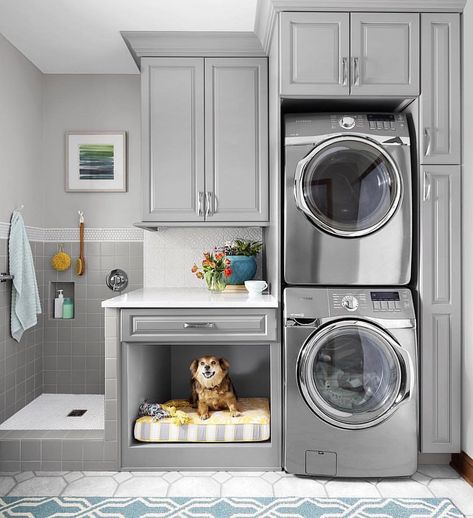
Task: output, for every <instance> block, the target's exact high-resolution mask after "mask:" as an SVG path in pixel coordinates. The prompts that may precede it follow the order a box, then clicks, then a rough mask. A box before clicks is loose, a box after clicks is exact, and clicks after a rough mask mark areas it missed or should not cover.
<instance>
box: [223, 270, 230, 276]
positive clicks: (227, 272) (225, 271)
mask: <svg viewBox="0 0 473 518" xmlns="http://www.w3.org/2000/svg"><path fill="white" fill-rule="evenodd" d="M223 274H224V275H225V277H230V275H231V274H232V269H231V268H225V270H223Z"/></svg>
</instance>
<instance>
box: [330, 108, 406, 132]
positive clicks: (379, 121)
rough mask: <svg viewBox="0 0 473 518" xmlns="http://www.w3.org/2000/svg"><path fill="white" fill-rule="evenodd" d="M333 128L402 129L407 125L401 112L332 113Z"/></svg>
mask: <svg viewBox="0 0 473 518" xmlns="http://www.w3.org/2000/svg"><path fill="white" fill-rule="evenodd" d="M330 122H331V126H332V129H340V128H341V129H345V130H351V129H354V130H355V131H356V130H362V129H364V130H367V129H368V130H370V131H374V132H375V133H377V132H379V131H382V132H386V131H388V132H389V133H390V132H391V131H396V130H402V129H404V128H406V127H407V121H406V117H405V116H404V115H403V114H401V113H350V114H345V115H344V114H339V113H334V114H331V115H330Z"/></svg>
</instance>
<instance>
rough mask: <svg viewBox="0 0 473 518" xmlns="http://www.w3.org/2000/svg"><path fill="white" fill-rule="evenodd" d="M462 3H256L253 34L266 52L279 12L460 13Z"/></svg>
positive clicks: (348, 0)
mask: <svg viewBox="0 0 473 518" xmlns="http://www.w3.org/2000/svg"><path fill="white" fill-rule="evenodd" d="M465 4H466V0H337V1H336V2H335V1H334V0H258V5H257V8H256V20H255V33H256V35H257V36H258V38H259V40H260V41H261V44H262V46H263V49H264V51H265V53H266V54H267V53H268V52H269V46H270V43H271V37H272V33H273V28H274V25H275V24H276V19H277V15H278V13H280V12H283V11H333V12H335V11H336V12H341V11H342V12H343V11H346V12H356V11H358V12H369V11H373V12H398V13H402V12H405V13H407V12H418V13H440V12H444V13H461V12H462V11H463V9H464V7H465Z"/></svg>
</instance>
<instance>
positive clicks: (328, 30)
mask: <svg viewBox="0 0 473 518" xmlns="http://www.w3.org/2000/svg"><path fill="white" fill-rule="evenodd" d="M280 16H281V95H309V96H312V95H348V93H349V77H348V76H349V61H348V58H349V14H348V13H281V15H280Z"/></svg>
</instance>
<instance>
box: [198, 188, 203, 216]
mask: <svg viewBox="0 0 473 518" xmlns="http://www.w3.org/2000/svg"><path fill="white" fill-rule="evenodd" d="M203 202H204V193H203V192H202V191H200V192H199V193H198V195H197V214H198V215H199V216H203V215H204V211H203V206H202V204H203Z"/></svg>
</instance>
